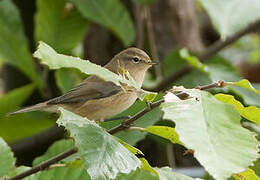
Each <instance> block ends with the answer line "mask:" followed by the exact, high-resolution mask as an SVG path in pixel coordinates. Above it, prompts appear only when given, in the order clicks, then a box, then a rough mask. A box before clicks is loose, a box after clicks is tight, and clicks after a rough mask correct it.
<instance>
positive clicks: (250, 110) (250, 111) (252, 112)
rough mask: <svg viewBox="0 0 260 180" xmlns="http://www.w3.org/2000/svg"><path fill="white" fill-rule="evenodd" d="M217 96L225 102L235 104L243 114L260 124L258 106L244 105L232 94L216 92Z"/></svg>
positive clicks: (259, 109)
mask: <svg viewBox="0 0 260 180" xmlns="http://www.w3.org/2000/svg"><path fill="white" fill-rule="evenodd" d="M215 98H217V100H219V101H221V102H223V103H227V104H231V105H233V106H234V107H235V109H236V110H237V111H238V112H239V114H240V115H241V116H243V117H244V118H246V119H248V120H250V121H252V122H254V123H256V124H258V125H260V108H258V107H256V106H248V107H244V106H243V104H241V103H240V102H239V101H237V100H236V99H235V98H234V97H233V96H232V95H228V94H216V95H215Z"/></svg>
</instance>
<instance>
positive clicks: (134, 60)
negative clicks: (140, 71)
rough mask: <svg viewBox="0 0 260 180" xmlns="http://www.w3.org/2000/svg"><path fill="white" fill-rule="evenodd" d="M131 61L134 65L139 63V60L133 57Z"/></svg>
mask: <svg viewBox="0 0 260 180" xmlns="http://www.w3.org/2000/svg"><path fill="white" fill-rule="evenodd" d="M132 61H133V62H134V63H139V62H140V59H139V58H138V57H134V58H133V59H132Z"/></svg>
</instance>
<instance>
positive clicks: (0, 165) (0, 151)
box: [0, 137, 15, 178]
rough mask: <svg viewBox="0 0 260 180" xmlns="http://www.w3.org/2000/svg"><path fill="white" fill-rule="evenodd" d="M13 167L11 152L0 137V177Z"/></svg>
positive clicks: (13, 160) (13, 159)
mask: <svg viewBox="0 0 260 180" xmlns="http://www.w3.org/2000/svg"><path fill="white" fill-rule="evenodd" d="M14 167H15V158H14V155H13V152H12V151H11V149H10V147H9V146H8V145H7V143H6V142H5V141H4V140H3V139H2V138H1V137H0V178H1V177H2V176H5V175H7V174H8V172H9V171H10V170H11V169H12V168H14Z"/></svg>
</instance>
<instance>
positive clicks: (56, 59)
mask: <svg viewBox="0 0 260 180" xmlns="http://www.w3.org/2000/svg"><path fill="white" fill-rule="evenodd" d="M34 57H36V58H38V59H40V60H41V63H42V64H46V65H48V66H49V68H50V69H60V68H76V69H78V70H80V71H81V72H83V73H85V74H88V75H97V76H98V77H100V78H101V79H104V80H105V81H111V82H113V83H115V84H116V85H118V86H120V82H121V83H125V84H128V85H130V86H133V87H135V88H136V89H140V87H138V86H137V84H136V83H135V82H133V81H130V80H127V79H126V78H124V77H123V76H119V75H117V74H115V73H113V72H112V71H109V70H108V69H106V68H104V67H101V66H99V65H96V64H93V63H91V62H90V61H88V60H82V59H80V58H77V57H72V56H66V55H63V54H58V53H57V52H56V51H55V50H54V49H52V48H51V47H50V46H49V45H47V44H45V43H44V42H40V45H39V46H38V49H37V51H36V52H35V53H34Z"/></svg>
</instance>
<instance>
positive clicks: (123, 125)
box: [7, 81, 225, 180]
mask: <svg viewBox="0 0 260 180" xmlns="http://www.w3.org/2000/svg"><path fill="white" fill-rule="evenodd" d="M224 85H225V83H224V81H219V82H217V83H212V84H209V85H205V86H197V87H196V89H200V90H205V89H210V88H221V87H223V86H224ZM176 96H178V97H179V98H180V99H185V98H187V97H188V96H189V95H188V94H186V93H185V92H180V93H178V94H176ZM163 102H164V99H161V100H158V101H156V102H154V103H151V104H148V106H147V107H146V108H144V109H143V110H141V111H140V112H139V113H137V114H136V115H134V116H133V117H131V118H129V119H128V120H126V121H124V122H123V123H121V124H120V125H118V126H116V127H114V128H112V129H110V130H109V131H108V132H109V133H110V134H115V133H117V132H119V131H122V130H125V129H128V128H129V127H131V126H132V124H133V123H134V122H135V121H136V120H137V119H139V118H140V117H142V116H143V115H145V114H146V113H147V112H149V111H151V110H152V109H154V108H156V107H158V106H160V104H161V103H163ZM76 152H78V150H77V148H76V147H74V148H71V149H69V150H68V151H65V152H63V153H61V154H59V155H57V156H55V157H53V158H51V159H49V160H47V161H45V162H42V163H41V164H39V165H38V166H35V167H33V168H31V169H29V170H27V171H25V172H23V173H21V174H18V175H17V176H14V177H12V178H9V179H7V180H20V179H22V178H24V177H27V176H30V175H32V174H34V173H37V172H39V171H41V170H45V169H47V168H48V167H49V166H51V165H52V164H55V163H57V162H58V161H60V160H62V159H65V158H67V157H69V156H71V155H72V154H75V153H76Z"/></svg>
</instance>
